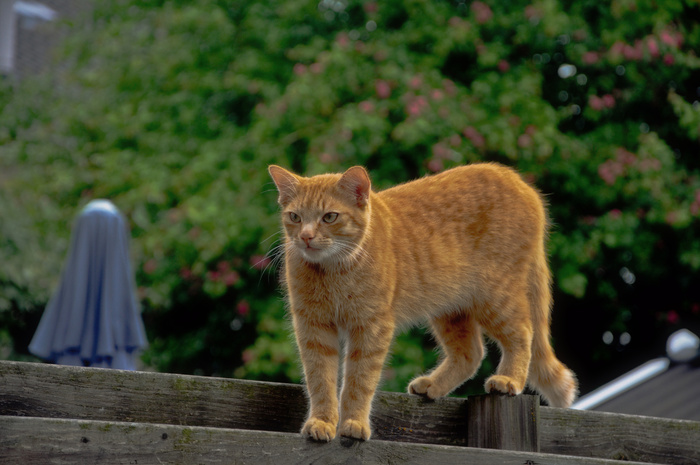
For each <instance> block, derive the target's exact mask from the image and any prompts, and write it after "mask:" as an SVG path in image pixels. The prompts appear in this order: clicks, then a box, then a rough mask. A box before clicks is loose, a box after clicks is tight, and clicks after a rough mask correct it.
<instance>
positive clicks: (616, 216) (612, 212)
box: [609, 208, 622, 220]
mask: <svg viewBox="0 0 700 465" xmlns="http://www.w3.org/2000/svg"><path fill="white" fill-rule="evenodd" d="M609 214H610V218H612V219H613V220H617V219H619V218H620V217H621V216H622V211H620V210H619V209H618V208H614V209H612V210H610V213H609Z"/></svg>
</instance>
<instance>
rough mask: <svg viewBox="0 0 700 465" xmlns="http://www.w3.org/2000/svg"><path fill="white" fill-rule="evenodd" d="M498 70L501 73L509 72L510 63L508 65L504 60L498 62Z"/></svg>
mask: <svg viewBox="0 0 700 465" xmlns="http://www.w3.org/2000/svg"><path fill="white" fill-rule="evenodd" d="M498 70H499V71H500V72H502V73H506V72H508V70H510V63H508V62H507V61H506V60H501V61H499V62H498Z"/></svg>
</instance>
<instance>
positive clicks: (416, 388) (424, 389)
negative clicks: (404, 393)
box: [408, 376, 447, 399]
mask: <svg viewBox="0 0 700 465" xmlns="http://www.w3.org/2000/svg"><path fill="white" fill-rule="evenodd" d="M408 393H409V394H417V395H419V396H425V397H427V398H428V399H437V398H438V397H442V396H444V395H445V394H447V393H446V392H443V390H441V389H440V388H439V386H437V385H435V384H434V383H433V379H432V378H430V377H429V376H421V377H419V378H416V379H414V380H413V381H411V383H410V384H409V385H408Z"/></svg>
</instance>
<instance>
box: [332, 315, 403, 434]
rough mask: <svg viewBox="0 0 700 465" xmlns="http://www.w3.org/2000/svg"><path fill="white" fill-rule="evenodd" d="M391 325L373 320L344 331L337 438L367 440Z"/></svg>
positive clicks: (387, 320)
mask: <svg viewBox="0 0 700 465" xmlns="http://www.w3.org/2000/svg"><path fill="white" fill-rule="evenodd" d="M393 332H394V326H393V323H392V322H391V321H390V319H383V318H374V319H371V320H369V321H366V322H364V324H362V325H358V326H355V327H353V328H348V341H347V342H348V343H347V350H346V354H345V376H344V379H343V391H342V392H341V396H340V398H341V400H340V430H339V432H340V435H341V436H346V437H351V438H355V439H363V440H367V439H369V437H370V435H371V434H372V433H371V429H370V423H369V414H370V409H371V406H372V399H373V397H374V393H375V391H376V389H377V386H378V385H379V379H380V377H381V374H382V367H383V366H384V360H385V359H386V356H387V353H388V352H389V346H390V345H391V340H392V337H393Z"/></svg>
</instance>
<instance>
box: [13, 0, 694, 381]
mask: <svg viewBox="0 0 700 465" xmlns="http://www.w3.org/2000/svg"><path fill="white" fill-rule="evenodd" d="M699 15H700V8H699V7H698V6H697V4H695V3H694V2H690V1H681V0H664V1H661V2H653V3H652V2H648V1H646V0H615V1H613V2H610V3H604V4H603V3H600V2H594V1H581V2H564V3H561V2H554V1H552V0H534V1H533V2H529V1H528V2H526V1H516V2H507V3H503V2H496V1H491V0H486V1H473V2H462V1H460V2H456V1H455V2H449V1H442V2H433V1H419V0H411V1H393V0H392V1H385V2H371V1H370V2H364V3H362V2H346V1H333V0H321V1H320V2H319V1H307V0H288V1H285V2H281V3H280V2H256V1H247V2H240V1H230V2H228V1H224V0H204V1H199V2H192V1H184V0H181V1H176V2H161V1H155V0H154V1H149V2H143V1H134V0H119V1H110V2H103V3H101V4H99V6H98V7H97V9H96V11H95V13H94V17H93V18H92V20H91V23H90V24H91V26H90V27H88V28H87V30H86V31H82V30H81V31H76V32H75V33H74V34H72V35H71V37H70V39H69V40H68V41H67V43H66V44H65V46H64V49H65V52H64V54H63V60H62V65H61V66H60V67H58V68H57V69H56V71H55V73H54V74H53V75H51V76H44V77H43V78H41V79H37V80H32V81H27V82H24V83H22V84H21V85H16V86H10V85H8V84H7V83H3V84H2V85H3V87H2V88H1V89H0V102H2V103H3V104H4V107H3V108H2V110H0V181H1V182H2V186H3V189H2V190H1V191H0V217H2V218H3V221H2V222H0V238H2V242H0V261H1V262H2V263H3V267H2V268H1V269H0V321H3V322H7V324H8V325H10V326H12V325H15V326H16V325H17V324H18V323H17V322H18V321H19V322H23V321H24V322H25V323H24V326H25V327H26V326H28V323H26V321H29V320H31V318H36V317H37V316H36V315H37V313H38V312H39V311H40V310H41V308H42V306H43V304H44V303H45V302H46V300H47V298H48V296H49V295H50V292H51V289H52V286H53V285H55V282H56V279H57V277H58V276H59V273H60V267H61V263H62V260H63V258H64V256H65V254H66V249H67V245H68V237H69V234H70V225H71V220H72V218H73V216H74V215H75V214H76V212H77V211H78V209H79V208H80V207H81V206H82V205H84V204H85V203H87V202H88V201H89V200H90V199H93V198H99V197H105V198H110V199H112V200H113V201H114V202H115V203H116V204H117V205H118V206H119V207H120V209H122V211H124V213H125V214H126V216H127V217H128V218H130V220H131V224H132V235H133V242H132V250H133V255H134V256H133V259H134V262H135V264H136V269H137V280H138V284H139V292H140V298H141V300H142V303H143V307H144V318H145V321H146V324H147V327H148V331H149V339H150V341H151V348H150V349H149V351H148V352H147V353H146V354H145V361H146V363H147V364H149V365H151V366H154V367H156V368H157V369H159V370H164V371H183V372H197V373H205V374H212V373H215V374H220V375H227V376H229V375H235V376H240V377H249V378H265V379H278V380H288V379H291V380H298V379H299V378H300V370H299V366H298V362H297V357H296V353H295V349H294V346H293V343H292V339H291V337H290V331H289V325H288V324H287V322H286V319H285V317H284V308H283V302H282V297H281V293H280V292H279V291H278V290H277V286H276V281H277V278H276V276H275V272H274V264H271V263H270V259H269V258H265V254H266V253H267V252H268V251H269V250H271V249H272V248H273V247H274V246H275V245H276V244H277V243H278V242H277V241H279V239H280V236H279V235H278V233H277V231H278V219H277V216H276V209H277V207H276V205H275V197H276V196H275V193H274V186H272V185H271V183H270V182H269V180H268V177H267V172H266V166H267V165H268V164H269V163H279V164H282V165H285V166H289V167H291V168H293V169H295V170H297V171H300V172H305V173H308V174H315V173H320V172H326V171H338V170H343V169H345V168H347V167H349V166H351V165H354V164H362V165H365V166H367V167H368V168H369V169H370V170H371V173H372V176H373V181H374V183H375V186H376V187H377V188H383V187H387V186H390V185H392V184H394V183H396V182H402V181H405V180H408V179H411V178H415V177H417V176H421V175H423V174H426V173H430V172H437V171H441V170H443V169H447V168H449V167H452V166H455V165H458V164H463V163H468V162H475V161H483V160H486V161H498V162H502V163H506V164H509V165H511V166H515V167H517V168H518V169H519V170H521V171H522V172H523V173H524V175H525V177H526V178H527V179H528V180H530V181H532V182H534V183H535V184H537V185H538V187H539V188H540V189H541V190H542V191H543V192H544V193H546V194H547V196H548V200H549V202H550V204H551V217H552V222H553V228H552V235H551V241H550V251H551V257H552V258H551V263H552V268H553V271H554V275H555V278H556V286H557V295H558V296H560V298H561V299H560V300H557V303H556V304H555V322H556V319H557V318H558V315H561V314H565V313H566V312H569V314H571V315H574V316H578V318H581V319H585V321H580V320H577V321H576V322H575V323H571V327H570V328H568V329H567V328H564V329H562V331H570V332H572V333H573V332H576V331H578V333H576V335H573V336H572V335H571V334H569V333H561V334H559V335H558V337H559V340H558V341H557V342H558V343H559V342H560V341H561V339H565V340H564V341H561V343H562V344H564V345H566V344H567V342H568V343H569V344H571V345H573V342H572V341H580V340H584V339H585V343H584V344H583V345H582V346H583V347H585V348H586V349H590V350H588V351H587V352H585V353H581V352H578V353H577V354H576V357H577V358H578V359H579V360H578V362H577V361H571V360H567V362H569V363H571V364H573V365H574V366H576V364H577V363H578V364H579V365H580V366H582V367H585V366H587V364H592V363H594V362H596V361H597V360H599V359H601V358H606V357H610V356H611V353H612V352H613V351H611V350H610V349H609V348H608V347H606V346H604V345H603V344H602V342H599V341H600V335H601V334H602V332H603V331H605V330H608V329H610V330H612V331H614V332H623V331H629V332H632V333H633V334H637V333H634V331H635V330H640V328H652V329H653V330H664V328H666V325H671V326H673V325H674V324H681V323H683V324H690V323H692V322H695V324H697V322H698V319H699V318H700V315H699V313H700V304H698V302H700V294H699V292H700V291H698V289H697V287H696V286H695V287H694V286H693V284H692V283H693V279H692V277H693V276H695V277H697V273H698V271H699V270H700V245H699V242H698V240H696V239H695V238H696V237H698V229H699V226H700V223H699V221H698V215H700V179H699V178H698V169H699V168H700V163H698V159H697V156H696V155H697V153H698V149H699V148H700V147H699V146H698V142H699V139H700V116H699V115H700V109H699V104H698V103H697V99H698V87H697V85H698V82H700V79H699V78H700V60H699V59H698V58H697V56H696V55H695V51H696V50H698V49H700V26H698V22H697V21H696V20H697V18H698V16H699ZM669 291H672V292H669ZM583 312H593V313H594V316H591V315H589V314H588V313H583ZM583 315H585V316H583ZM574 316H572V317H570V319H571V320H573V319H574ZM12 327H14V326H12ZM581 328H585V329H586V331H584V333H585V334H581V332H582V331H581ZM555 336H557V333H556V332H555ZM577 338H578V339H577ZM25 339H26V338H25ZM567 340H568V341H567ZM16 345H17V346H18V347H16V348H17V350H20V351H21V350H23V348H22V347H19V344H16ZM560 346H561V345H560ZM570 350H573V349H570ZM491 352H495V351H493V350H492V351H491ZM571 358H572V357H570V359H571ZM435 360H436V355H435V353H434V352H433V346H432V344H431V342H430V341H429V340H428V339H426V338H425V337H424V336H422V332H411V333H408V334H407V335H404V336H402V337H400V338H399V339H398V340H397V343H396V347H395V348H394V351H393V362H392V364H391V367H390V368H389V370H388V372H387V373H388V374H387V376H386V385H387V386H388V387H389V388H391V389H403V388H404V387H405V385H406V382H407V380H408V379H409V378H411V377H412V376H414V375H417V374H418V373H419V372H421V371H423V370H425V369H427V368H429V367H431V366H432V365H433V364H434V363H435ZM493 360H494V359H493V358H492V359H490V360H488V361H487V366H488V367H491V366H493ZM478 384H479V383H474V384H473V386H472V388H473V389H474V390H478V389H479V386H478Z"/></svg>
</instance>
